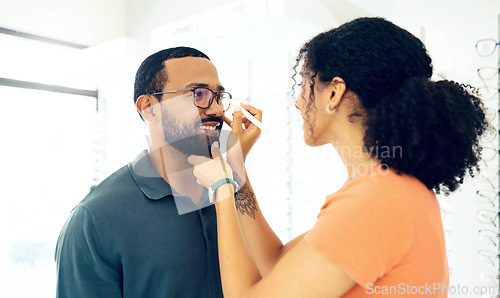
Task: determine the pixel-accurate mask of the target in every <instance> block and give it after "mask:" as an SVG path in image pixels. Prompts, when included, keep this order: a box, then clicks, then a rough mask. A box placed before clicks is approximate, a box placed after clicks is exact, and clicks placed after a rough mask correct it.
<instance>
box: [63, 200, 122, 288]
mask: <svg viewBox="0 0 500 298" xmlns="http://www.w3.org/2000/svg"><path fill="white" fill-rule="evenodd" d="M55 258H56V263H57V297H122V291H121V286H120V279H121V277H120V274H119V272H118V270H117V268H116V266H114V265H113V264H112V263H113V262H112V261H111V260H110V259H109V257H108V256H107V253H106V247H105V244H104V243H103V241H102V239H101V238H100V237H99V235H98V231H97V229H96V227H95V225H94V221H93V219H92V216H91V215H90V213H89V211H88V210H87V209H86V208H84V207H82V206H78V207H77V208H76V209H75V210H74V211H73V213H72V214H71V216H70V218H69V219H68V220H67V222H66V224H65V225H64V227H63V229H62V231H61V234H60V235H59V239H58V241H57V246H56V254H55Z"/></svg>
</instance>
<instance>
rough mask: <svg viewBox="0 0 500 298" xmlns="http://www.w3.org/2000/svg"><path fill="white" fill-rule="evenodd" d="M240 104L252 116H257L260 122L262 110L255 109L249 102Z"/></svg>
mask: <svg viewBox="0 0 500 298" xmlns="http://www.w3.org/2000/svg"><path fill="white" fill-rule="evenodd" d="M241 106H242V107H243V108H244V109H245V110H247V111H248V112H249V113H250V114H252V116H254V117H255V118H257V119H258V120H259V121H261V122H262V111H261V110H259V109H256V108H254V107H252V106H251V105H249V104H246V103H242V104H241Z"/></svg>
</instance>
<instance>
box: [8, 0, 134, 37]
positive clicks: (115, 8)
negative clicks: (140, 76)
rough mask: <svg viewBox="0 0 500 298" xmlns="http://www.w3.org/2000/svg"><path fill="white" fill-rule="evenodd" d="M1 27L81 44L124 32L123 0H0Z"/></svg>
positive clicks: (123, 34)
mask: <svg viewBox="0 0 500 298" xmlns="http://www.w3.org/2000/svg"><path fill="white" fill-rule="evenodd" d="M0 7H1V9H0V27H5V28H8V29H13V30H18V31H23V32H27V33H31V34H37V35H42V36H46V37H51V38H55V39H60V40H64V41H68V42H74V43H78V44H83V45H89V46H90V45H96V44H100V43H103V42H106V41H109V40H112V39H115V38H119V37H122V36H125V34H126V31H125V29H126V11H127V7H126V2H125V1H124V0H43V1H40V0H16V1H12V0H0Z"/></svg>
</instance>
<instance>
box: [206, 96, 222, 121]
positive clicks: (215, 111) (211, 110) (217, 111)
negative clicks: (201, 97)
mask: <svg viewBox="0 0 500 298" xmlns="http://www.w3.org/2000/svg"><path fill="white" fill-rule="evenodd" d="M204 112H205V114H206V115H214V116H217V117H221V116H222V115H224V111H223V110H222V107H221V106H220V105H219V104H218V103H217V100H215V99H214V100H213V101H212V104H210V106H209V107H208V108H206V109H205V111H204Z"/></svg>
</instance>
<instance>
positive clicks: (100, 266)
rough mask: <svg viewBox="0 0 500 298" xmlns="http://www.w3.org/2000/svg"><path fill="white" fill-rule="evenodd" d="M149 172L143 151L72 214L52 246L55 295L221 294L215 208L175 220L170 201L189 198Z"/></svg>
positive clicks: (110, 177)
mask: <svg viewBox="0 0 500 298" xmlns="http://www.w3.org/2000/svg"><path fill="white" fill-rule="evenodd" d="M150 173H153V174H152V175H149V174H150ZM154 173H156V171H155V170H154V168H153V166H152V165H151V163H150V161H149V159H148V157H147V155H146V153H145V152H143V153H141V154H140V155H139V156H138V157H137V159H136V160H135V161H133V162H132V163H130V164H129V165H128V166H125V167H123V168H121V169H119V170H118V171H116V172H115V173H114V174H112V175H111V176H109V177H108V178H107V179H106V180H104V181H103V182H101V183H100V184H98V185H97V186H95V187H93V188H92V189H91V191H90V193H89V194H88V195H87V196H86V197H85V199H84V200H83V201H82V202H80V204H79V205H78V206H77V207H76V208H75V209H74V210H73V211H72V213H71V216H70V218H69V219H68V220H67V222H66V224H65V225H64V227H63V229H62V231H61V234H60V236H59V239H58V241H57V247H56V256H55V257H56V262H57V297H85V298H89V297H109V298H112V297H134V298H136V297H148V298H149V297H197V298H198V297H222V296H223V295H222V288H221V283H220V272H219V259H218V251H217V225H216V224H217V222H216V214H215V207H214V206H213V205H209V204H207V207H205V208H202V209H199V208H193V209H192V210H194V211H192V212H188V213H184V214H182V215H179V212H178V207H177V206H176V201H179V200H181V201H182V202H183V203H186V202H187V203H188V204H189V203H191V204H192V202H191V200H189V199H188V200H182V198H180V199H179V198H178V197H177V196H176V198H175V199H174V196H173V190H172V189H171V187H170V186H169V185H168V183H166V182H165V180H163V178H161V177H159V176H158V175H157V174H156V175H155V174H154ZM174 192H175V191H174ZM204 199H206V198H202V200H204ZM202 204H203V201H202Z"/></svg>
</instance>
